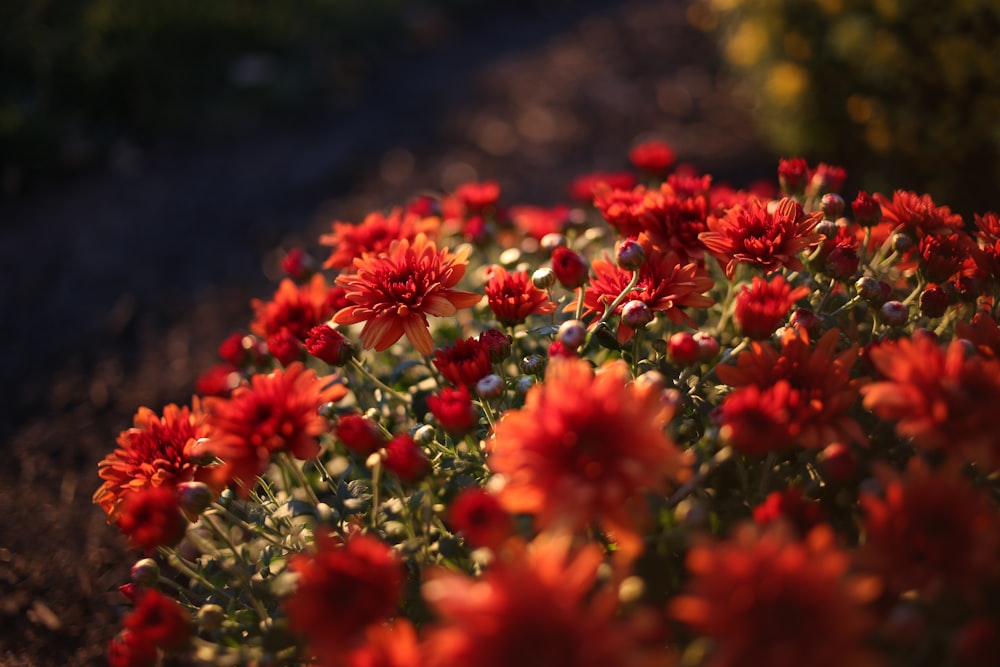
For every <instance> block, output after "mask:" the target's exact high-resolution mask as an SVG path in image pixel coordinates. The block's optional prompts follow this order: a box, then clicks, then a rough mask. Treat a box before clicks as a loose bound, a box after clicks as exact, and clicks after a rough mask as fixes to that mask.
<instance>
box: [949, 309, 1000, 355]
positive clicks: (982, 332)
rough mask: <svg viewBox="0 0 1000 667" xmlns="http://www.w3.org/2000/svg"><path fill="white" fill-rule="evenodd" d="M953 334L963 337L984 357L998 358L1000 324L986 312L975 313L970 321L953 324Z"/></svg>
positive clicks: (999, 351) (999, 352) (999, 353)
mask: <svg viewBox="0 0 1000 667" xmlns="http://www.w3.org/2000/svg"><path fill="white" fill-rule="evenodd" d="M955 335H956V336H957V337H958V338H964V339H965V340H967V341H969V342H970V343H972V344H973V345H975V346H976V349H977V350H978V351H979V354H981V355H983V356H984V357H992V358H998V359H1000V326H998V325H997V321H996V320H994V319H993V318H992V317H990V316H989V315H988V314H986V313H976V314H975V315H974V316H973V318H972V321H971V322H958V323H956V324H955Z"/></svg>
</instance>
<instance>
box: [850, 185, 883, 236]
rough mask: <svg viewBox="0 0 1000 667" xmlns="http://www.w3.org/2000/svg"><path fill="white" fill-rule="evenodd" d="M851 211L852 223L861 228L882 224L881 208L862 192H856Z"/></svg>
mask: <svg viewBox="0 0 1000 667" xmlns="http://www.w3.org/2000/svg"><path fill="white" fill-rule="evenodd" d="M851 209H852V210H853V211H854V222H856V223H858V224H859V225H860V226H862V227H873V226H875V225H877V224H878V223H880V222H882V206H881V205H880V204H879V203H878V200H877V199H875V197H872V196H871V195H870V194H868V193H867V192H865V191H864V190H862V191H860V192H858V196H857V198H855V200H854V202H853V203H852V204H851Z"/></svg>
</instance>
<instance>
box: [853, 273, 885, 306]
mask: <svg viewBox="0 0 1000 667" xmlns="http://www.w3.org/2000/svg"><path fill="white" fill-rule="evenodd" d="M854 289H855V290H857V292H858V295H859V296H860V297H861V298H862V299H864V300H865V301H875V300H878V299H879V298H880V297H881V296H882V287H881V286H880V285H879V284H878V281H877V280H875V279H874V278H872V277H871V276H862V277H861V278H858V280H857V281H856V282H855V283H854Z"/></svg>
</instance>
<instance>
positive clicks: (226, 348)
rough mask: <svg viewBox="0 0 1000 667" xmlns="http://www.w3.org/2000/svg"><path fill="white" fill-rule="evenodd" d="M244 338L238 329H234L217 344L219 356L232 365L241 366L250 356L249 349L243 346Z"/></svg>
mask: <svg viewBox="0 0 1000 667" xmlns="http://www.w3.org/2000/svg"><path fill="white" fill-rule="evenodd" d="M244 338H246V336H244V335H243V334H241V333H240V332H238V331H234V332H233V333H231V334H229V336H228V337H227V338H226V339H225V340H224V341H222V342H221V343H220V344H219V357H221V358H222V359H223V360H224V361H226V362H228V363H230V364H232V365H233V366H242V365H243V364H245V363H246V362H247V361H248V360H249V357H250V350H248V349H247V348H245V347H244V346H243V339H244Z"/></svg>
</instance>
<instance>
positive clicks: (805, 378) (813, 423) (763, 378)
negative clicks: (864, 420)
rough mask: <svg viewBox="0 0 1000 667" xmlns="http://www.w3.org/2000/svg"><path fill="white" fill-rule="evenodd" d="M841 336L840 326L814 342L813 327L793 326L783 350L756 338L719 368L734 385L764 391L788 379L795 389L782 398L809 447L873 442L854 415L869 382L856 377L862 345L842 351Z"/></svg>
mask: <svg viewBox="0 0 1000 667" xmlns="http://www.w3.org/2000/svg"><path fill="white" fill-rule="evenodd" d="M839 337H840V331H838V330H837V329H830V330H829V331H827V332H826V333H825V334H823V336H822V337H820V339H819V340H818V341H817V342H816V345H815V347H813V346H812V343H811V342H810V338H809V334H808V332H807V331H805V330H804V329H802V328H789V329H786V330H785V332H784V334H783V335H782V337H781V349H780V350H778V349H776V348H775V347H774V346H773V345H771V344H769V343H766V342H754V343H751V345H750V348H749V349H748V350H744V351H743V352H741V353H740V355H739V356H738V357H737V358H736V365H735V366H729V365H720V366H719V367H718V368H716V370H715V372H716V375H718V376H719V379H720V380H722V381H723V382H725V383H726V384H728V385H730V386H732V387H748V386H756V387H757V388H758V389H760V390H764V389H767V388H768V387H771V386H774V385H776V384H778V383H779V382H781V381H782V380H784V381H787V382H788V386H789V391H788V393H787V395H786V394H781V397H782V399H783V400H784V402H785V408H786V409H787V410H788V418H789V420H790V427H791V428H793V430H794V431H795V437H796V442H797V443H798V444H800V445H802V446H803V447H806V448H808V449H822V448H823V447H825V446H826V445H828V444H830V443H831V442H838V441H840V442H857V443H867V442H868V438H867V436H866V435H865V432H864V430H862V428H861V426H860V425H859V424H858V422H857V421H855V420H854V418H853V417H851V416H850V414H849V410H850V408H851V406H853V405H854V401H855V399H856V398H857V396H858V387H859V385H860V384H861V383H862V382H863V380H862V379H859V378H852V377H851V371H852V369H853V367H854V362H855V360H856V359H857V357H858V349H857V347H856V346H851V347H849V348H847V349H845V350H843V351H840V352H838V351H837V342H838V339H839ZM775 396H776V395H774V394H772V395H771V397H772V398H775Z"/></svg>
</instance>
